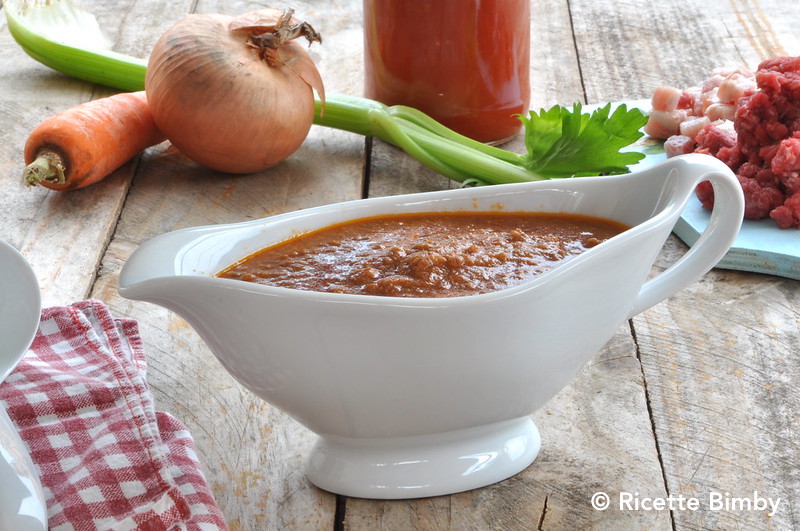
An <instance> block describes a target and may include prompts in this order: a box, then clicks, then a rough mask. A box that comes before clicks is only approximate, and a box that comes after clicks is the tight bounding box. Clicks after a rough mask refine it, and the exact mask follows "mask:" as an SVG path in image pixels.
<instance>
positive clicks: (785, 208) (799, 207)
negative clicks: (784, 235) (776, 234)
mask: <svg viewBox="0 0 800 531" xmlns="http://www.w3.org/2000/svg"><path fill="white" fill-rule="evenodd" d="M769 216H770V217H771V218H772V219H774V220H775V223H777V224H778V226H779V227H780V228H782V229H788V228H789V227H797V226H800V193H796V194H794V195H792V196H790V197H789V198H788V199H787V200H786V201H784V202H783V205H781V206H779V207H777V208H775V209H774V210H773V211H772V212H770V213H769Z"/></svg>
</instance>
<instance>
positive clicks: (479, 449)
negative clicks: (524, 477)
mask: <svg viewBox="0 0 800 531" xmlns="http://www.w3.org/2000/svg"><path fill="white" fill-rule="evenodd" d="M540 447H541V438H540V436H539V430H538V429H537V428H536V425H535V424H534V423H533V420H531V418H530V417H522V418H518V419H513V420H508V421H505V422H498V423H495V424H490V425H487V426H479V427H475V428H467V429H462V430H455V431H451V432H445V433H437V434H433V435H420V436H416V437H396V438H374V439H361V438H359V439H354V438H349V437H341V436H336V435H334V436H324V435H323V436H321V437H320V438H319V440H318V441H317V443H316V444H315V445H314V448H313V449H312V451H311V454H310V456H309V458H308V461H307V464H306V476H307V477H308V479H309V480H310V481H311V482H312V483H314V484H315V485H316V486H318V487H320V488H321V489H324V490H327V491H330V492H333V493H336V494H343V495H345V496H351V497H356V498H371V499H406V498H423V497H429V496H441V495H445V494H453V493H456V492H462V491H466V490H471V489H476V488H479V487H484V486H486V485H491V484H492V483H497V482H498V481H502V480H504V479H507V478H509V477H511V476H513V475H515V474H517V473H519V472H521V471H522V470H524V469H525V468H527V467H528V465H530V464H531V463H532V462H533V461H534V459H536V456H537V455H538V453H539V449H540Z"/></svg>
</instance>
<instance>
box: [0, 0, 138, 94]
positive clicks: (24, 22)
mask: <svg viewBox="0 0 800 531" xmlns="http://www.w3.org/2000/svg"><path fill="white" fill-rule="evenodd" d="M3 7H4V8H5V12H6V20H7V21H8V30H9V32H10V33H11V36H12V37H14V40H16V41H17V43H18V44H19V45H20V46H21V47H22V49H23V50H25V52H26V53H27V54H28V55H30V56H31V57H33V58H34V59H36V60H37V61H39V62H40V63H42V64H44V65H46V66H49V67H50V68H52V69H54V70H57V71H59V72H61V73H63V74H66V75H68V76H71V77H75V78H78V79H83V80H85V81H91V82H92V83H97V84H99V85H105V86H109V87H112V88H117V89H121V90H129V91H134V90H142V89H143V88H144V74H145V70H146V68H147V61H145V60H142V59H137V58H135V57H131V56H128V55H125V54H121V53H117V52H115V51H113V50H111V49H110V43H109V42H108V39H107V38H106V37H105V36H104V35H103V33H102V31H101V29H100V26H99V25H98V23H97V20H96V19H95V17H94V15H92V14H91V13H88V12H87V11H85V10H84V9H83V8H81V7H80V6H79V5H78V4H76V3H75V2H73V1H72V0H46V1H42V0H5V2H4V3H3Z"/></svg>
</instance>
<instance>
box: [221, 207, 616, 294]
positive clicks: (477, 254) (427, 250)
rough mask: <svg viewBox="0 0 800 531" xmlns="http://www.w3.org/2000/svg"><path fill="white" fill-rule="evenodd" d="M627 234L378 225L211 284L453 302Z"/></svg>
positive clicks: (310, 244)
mask: <svg viewBox="0 0 800 531" xmlns="http://www.w3.org/2000/svg"><path fill="white" fill-rule="evenodd" d="M627 228H628V227H626V226H624V225H622V224H620V223H617V222H614V221H610V220H604V219H598V218H591V217H585V216H575V215H564V214H541V213H518V212H517V213H504V212H477V213H475V212H471V213H461V212H455V213H424V214H403V215H394V216H381V217H374V218H364V219H359V220H353V221H349V222H346V223H341V224H338V225H332V226H329V227H325V228H323V229H320V230H316V231H313V232H309V233H306V234H302V235H299V236H297V237H294V238H291V239H289V240H286V241H284V242H281V243H278V244H276V245H273V246H271V247H267V248H266V249H262V250H261V251H258V252H256V253H254V254H252V255H250V256H248V257H246V258H245V259H244V260H242V261H240V262H238V263H236V264H233V265H232V266H230V267H228V268H227V269H225V270H223V271H222V272H220V273H219V274H218V275H217V276H219V277H222V278H232V279H238V280H244V281H247V282H256V283H259V284H268V285H272V286H282V287H286V288H294V289H299V290H308V291H324V292H336V293H355V294H366V295H383V296H393V297H458V296H464V295H473V294H477V293H486V292H490V291H496V290H501V289H504V288H508V287H511V286H515V285H517V284H520V283H522V282H525V281H526V280H528V279H530V278H531V277H533V276H535V275H538V274H541V273H543V272H545V271H548V270H550V269H552V268H553V267H555V266H557V265H558V264H561V263H563V262H565V261H567V260H569V259H570V258H573V257H575V256H577V255H579V254H580V253H582V252H584V251H585V250H587V249H589V248H591V247H594V246H596V245H598V244H599V243H601V242H603V241H605V240H607V239H608V238H610V237H612V236H614V235H616V234H619V233H620V232H622V231H624V230H626V229H627Z"/></svg>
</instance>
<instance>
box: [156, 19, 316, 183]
mask: <svg viewBox="0 0 800 531" xmlns="http://www.w3.org/2000/svg"><path fill="white" fill-rule="evenodd" d="M280 15H281V12H279V11H277V10H272V9H265V10H259V11H256V12H253V13H248V14H246V15H242V17H237V18H234V17H230V16H226V15H219V14H204V15H188V16H187V17H185V18H184V19H182V20H180V21H179V22H177V23H176V24H175V25H174V26H172V28H170V29H169V30H167V32H166V33H164V35H162V36H161V38H160V39H159V40H158V41H157V42H156V44H155V45H154V48H153V51H152V53H151V55H150V59H149V62H148V66H147V74H146V77H145V92H146V94H147V101H148V104H149V105H150V109H151V111H152V113H153V118H154V120H155V122H156V125H157V126H158V127H159V129H160V130H161V131H162V132H163V133H164V134H165V135H166V137H167V138H168V139H169V140H170V142H172V144H173V145H174V146H175V148H177V149H178V151H180V152H181V153H183V154H184V155H186V156H187V157H189V158H190V159H192V160H193V161H194V162H196V163H198V164H201V165H203V166H206V167H208V168H211V169H214V170H217V171H221V172H226V173H254V172H258V171H261V170H264V169H266V168H269V167H271V166H274V165H275V164H277V163H278V162H280V161H282V160H284V159H285V158H287V157H288V156H289V155H291V154H292V153H294V152H295V151H296V150H297V148H298V147H300V145H301V144H302V143H303V141H304V140H305V138H306V136H307V135H308V132H309V130H310V128H311V124H312V123H313V121H314V93H313V90H314V89H316V90H317V92H323V90H322V80H321V78H319V73H318V72H317V71H316V67H315V66H313V61H312V60H311V57H310V56H309V54H308V52H306V50H305V49H304V47H303V46H302V45H301V44H300V43H298V42H295V41H293V40H289V41H287V42H284V43H282V44H281V45H280V46H279V47H278V48H277V49H276V50H271V55H270V56H269V57H265V54H264V53H263V50H259V49H256V48H255V47H254V46H253V45H252V44H251V43H249V38H250V35H251V34H254V33H260V32H262V31H263V29H264V28H263V27H264V25H265V24H264V23H263V21H264V20H273V19H275V18H276V17H278V16H280ZM242 19H244V20H245V21H246V22H249V21H251V20H253V19H257V20H260V21H261V22H262V23H260V24H258V25H252V24H251V25H250V28H247V27H245V28H242V27H241V26H242V25H247V24H244V23H243V22H242ZM237 20H238V22H237ZM232 25H233V27H234V28H236V29H231V26H232ZM267 25H268V24H267ZM268 59H269V60H268ZM309 64H310V65H311V68H313V74H312V77H313V76H314V75H315V76H316V79H317V80H318V85H317V84H315V83H314V81H313V80H312V81H311V82H309V81H307V78H308V77H309V75H308V74H307V71H308V68H309V66H308V65H309ZM304 77H305V78H306V79H304ZM312 84H314V86H313V87H312ZM323 97H324V96H323Z"/></svg>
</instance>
